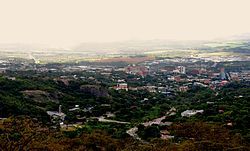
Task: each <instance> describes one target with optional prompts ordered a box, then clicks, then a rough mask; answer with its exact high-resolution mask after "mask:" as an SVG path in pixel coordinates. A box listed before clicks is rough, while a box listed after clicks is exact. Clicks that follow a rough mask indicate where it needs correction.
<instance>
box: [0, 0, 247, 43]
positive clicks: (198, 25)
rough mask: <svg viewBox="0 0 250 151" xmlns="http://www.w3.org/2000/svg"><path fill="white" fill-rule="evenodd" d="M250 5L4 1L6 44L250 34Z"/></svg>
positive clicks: (166, 0) (1, 32) (205, 0)
mask: <svg viewBox="0 0 250 151" xmlns="http://www.w3.org/2000/svg"><path fill="white" fill-rule="evenodd" d="M249 6H250V0H0V43H42V44H50V45H52V46H57V47H64V46H72V45H74V44H78V43H81V42H109V41H123V40H151V39H177V40H187V39H188V40H195V39H211V38H217V37H226V36H230V35H234V34H241V33H246V32H250V9H249Z"/></svg>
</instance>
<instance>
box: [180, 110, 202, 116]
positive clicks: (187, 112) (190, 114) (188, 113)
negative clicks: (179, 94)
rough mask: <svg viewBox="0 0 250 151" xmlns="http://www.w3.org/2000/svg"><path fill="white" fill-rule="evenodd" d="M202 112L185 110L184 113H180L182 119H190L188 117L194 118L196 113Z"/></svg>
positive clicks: (200, 111)
mask: <svg viewBox="0 0 250 151" xmlns="http://www.w3.org/2000/svg"><path fill="white" fill-rule="evenodd" d="M203 112H204V110H186V111H184V112H182V113H181V116H182V117H190V116H194V115H196V114H197V113H201V114H202V113H203Z"/></svg>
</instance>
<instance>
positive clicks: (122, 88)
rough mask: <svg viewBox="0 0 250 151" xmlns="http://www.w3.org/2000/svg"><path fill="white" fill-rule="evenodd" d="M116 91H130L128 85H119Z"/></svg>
mask: <svg viewBox="0 0 250 151" xmlns="http://www.w3.org/2000/svg"><path fill="white" fill-rule="evenodd" d="M115 89H116V90H126V91H128V84H127V83H118V84H117V85H116V87H115Z"/></svg>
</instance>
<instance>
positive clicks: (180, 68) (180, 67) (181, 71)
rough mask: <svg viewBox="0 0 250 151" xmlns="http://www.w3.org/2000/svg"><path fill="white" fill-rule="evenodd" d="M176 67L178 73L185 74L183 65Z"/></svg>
mask: <svg viewBox="0 0 250 151" xmlns="http://www.w3.org/2000/svg"><path fill="white" fill-rule="evenodd" d="M178 68H179V70H180V73H182V74H186V67H184V66H179V67H178Z"/></svg>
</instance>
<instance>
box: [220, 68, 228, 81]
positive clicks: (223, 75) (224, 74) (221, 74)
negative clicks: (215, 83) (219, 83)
mask: <svg viewBox="0 0 250 151" xmlns="http://www.w3.org/2000/svg"><path fill="white" fill-rule="evenodd" d="M220 79H221V80H226V79H227V77H226V73H225V68H221V69H220Z"/></svg>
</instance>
